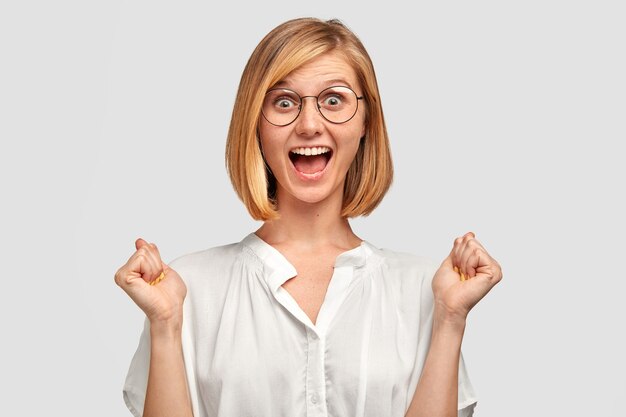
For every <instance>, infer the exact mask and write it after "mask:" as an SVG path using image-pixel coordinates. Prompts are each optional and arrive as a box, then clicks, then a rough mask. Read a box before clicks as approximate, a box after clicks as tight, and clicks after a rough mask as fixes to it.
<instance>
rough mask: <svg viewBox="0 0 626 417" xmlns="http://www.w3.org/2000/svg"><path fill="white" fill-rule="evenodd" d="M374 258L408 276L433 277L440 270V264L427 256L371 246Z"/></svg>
mask: <svg viewBox="0 0 626 417" xmlns="http://www.w3.org/2000/svg"><path fill="white" fill-rule="evenodd" d="M369 247H370V248H371V250H372V254H373V258H375V259H378V260H379V262H380V263H381V264H383V265H385V267H386V268H387V269H388V270H390V271H394V272H399V273H401V274H402V275H403V276H406V275H415V274H417V275H424V276H432V275H434V274H435V272H436V271H437V269H438V268H439V262H437V261H435V260H434V259H432V258H429V257H426V256H419V255H415V254H412V253H408V252H400V251H395V250H391V249H386V248H376V247H374V246H373V245H371V244H370V245H369Z"/></svg>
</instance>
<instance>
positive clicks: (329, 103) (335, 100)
mask: <svg viewBox="0 0 626 417" xmlns="http://www.w3.org/2000/svg"><path fill="white" fill-rule="evenodd" d="M342 104H343V97H341V94H337V93H332V94H327V95H325V96H324V98H323V99H322V106H324V107H326V108H330V107H340V106H341V105H342Z"/></svg>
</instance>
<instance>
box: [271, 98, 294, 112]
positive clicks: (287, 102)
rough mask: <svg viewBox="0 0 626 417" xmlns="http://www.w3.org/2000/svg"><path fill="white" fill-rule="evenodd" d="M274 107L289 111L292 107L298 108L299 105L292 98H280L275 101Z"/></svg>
mask: <svg viewBox="0 0 626 417" xmlns="http://www.w3.org/2000/svg"><path fill="white" fill-rule="evenodd" d="M274 106H276V107H278V108H280V109H284V110H288V109H290V108H292V107H297V106H298V104H297V103H296V102H295V101H294V100H293V99H292V98H290V97H278V98H277V99H276V100H274Z"/></svg>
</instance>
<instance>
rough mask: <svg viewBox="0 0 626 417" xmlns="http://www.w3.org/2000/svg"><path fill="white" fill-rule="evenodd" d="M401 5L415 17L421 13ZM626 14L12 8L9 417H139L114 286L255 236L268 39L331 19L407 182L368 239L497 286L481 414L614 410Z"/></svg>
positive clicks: (354, 5) (488, 306)
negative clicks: (253, 193) (234, 123)
mask: <svg viewBox="0 0 626 417" xmlns="http://www.w3.org/2000/svg"><path fill="white" fill-rule="evenodd" d="M407 3H408V2H407ZM625 10H626V8H625V7H624V4H623V2H618V1H613V2H611V1H601V0H600V1H586V2H583V1H556V0H542V1H536V0H530V1H525V2H502V1H495V0H494V1H482V0H478V1H473V2H429V3H426V4H421V3H420V4H412V5H410V6H408V5H404V3H402V4H401V3H400V2H396V1H385V2H381V3H367V2H364V1H358V2H357V1H350V2H348V1H344V2H335V1H320V0H317V1H310V2H306V3H302V2H298V3H297V4H296V2H292V3H289V2H267V1H266V2H251V3H250V4H245V3H243V2H240V1H231V2H228V3H226V4H219V5H214V4H213V3H209V2H208V1H202V2H200V1H176V2H174V1H169V2H168V1H134V0H129V1H124V2H122V1H119V0H117V1H90V2H85V1H78V0H76V1H66V0H60V1H55V2H45V1H21V2H17V1H14V2H3V3H2V5H0V139H1V143H2V146H1V153H0V155H1V158H2V163H1V164H0V178H1V181H2V204H1V205H0V207H1V210H2V213H1V216H0V222H1V223H0V226H1V231H0V239H1V244H2V247H1V252H0V254H1V261H2V267H3V268H2V270H3V273H2V275H3V276H2V287H1V290H0V294H1V295H2V303H0V319H1V320H2V343H1V344H0V349H1V355H0V369H1V371H0V379H1V382H2V387H3V394H2V399H1V400H0V415H3V416H36V415H63V416H83V415H90V416H130V413H129V412H128V411H127V410H126V408H125V406H124V403H123V400H122V394H121V390H122V384H123V380H124V377H125V375H126V372H127V369H128V365H129V364H130V360H131V358H132V355H133V353H134V351H135V348H136V346H137V342H138V340H139V334H140V331H141V328H142V323H143V316H142V312H141V311H140V310H139V309H138V308H137V307H136V306H135V305H134V304H133V303H132V301H131V300H130V298H128V297H127V296H126V294H125V293H124V292H123V291H122V290H121V289H120V288H119V287H117V286H116V285H115V283H114V282H113V274H114V273H115V271H116V270H117V268H119V266H121V265H122V264H123V263H125V262H126V260H127V259H128V257H129V256H130V255H131V254H132V252H133V251H134V246H133V242H134V240H135V239H136V238H137V237H143V238H145V239H147V240H149V241H154V242H156V243H157V244H158V245H159V248H160V250H161V254H162V256H163V258H164V259H165V260H166V262H168V261H170V260H172V259H174V258H176V257H178V256H180V255H182V254H185V253H188V252H191V251H196V250H200V249H204V248H207V247H210V246H215V245H221V244H225V243H231V242H235V241H238V240H240V239H241V238H243V237H244V236H245V235H246V234H248V233H249V232H251V231H253V230H255V229H256V228H257V227H258V226H259V223H256V222H254V221H252V220H250V218H249V216H248V215H247V212H246V211H245V209H244V207H243V205H242V204H241V203H240V202H239V201H238V200H237V198H236V196H235V194H234V192H233V191H232V189H231V186H230V183H229V181H228V178H227V176H226V172H225V169H224V143H225V137H226V131H227V128H228V123H229V117H230V112H231V110H232V104H233V101H234V96H235V91H236V87H237V84H238V81H239V77H240V75H241V72H242V70H243V67H244V65H245V62H246V61H247V59H248V56H249V55H250V53H251V52H252V50H253V48H254V46H255V45H256V44H257V42H258V41H259V40H260V39H261V38H262V37H263V36H264V35H265V33H267V32H268V31H269V30H270V29H272V28H273V27H274V26H276V25H277V24H279V23H281V22H282V21H284V20H287V19H290V18H294V17H300V16H309V15H312V16H316V17H321V18H332V17H338V18H340V19H342V20H343V21H344V22H345V23H346V24H347V25H348V26H349V27H351V28H352V29H353V30H354V31H355V32H356V33H357V34H358V35H359V36H360V37H361V39H362V40H363V42H364V44H365V46H366V47H367V48H368V50H369V52H370V54H371V56H372V58H373V60H374V64H375V66H376V70H377V74H378V77H379V86H380V89H381V93H382V100H383V105H384V108H385V115H386V117H387V123H388V127H389V133H390V136H391V142H392V151H393V155H394V162H395V167H396V178H395V182H394V185H393V187H392V189H391V191H390V192H389V194H388V196H387V197H386V199H385V200H384V202H383V203H382V205H381V206H380V208H379V209H378V210H377V211H376V212H375V213H374V214H372V215H371V216H370V217H369V218H365V219H358V220H356V221H354V222H353V227H354V229H355V231H356V233H357V234H358V235H359V236H361V237H362V238H365V239H367V240H368V241H369V242H371V243H373V244H374V245H376V246H379V247H385V248H390V249H394V250H400V251H406V252H412V253H415V254H420V255H426V256H430V257H432V258H435V259H438V260H440V259H443V257H444V256H446V255H447V253H448V251H449V249H450V248H451V245H452V241H453V239H454V238H455V237H456V236H459V235H461V234H463V233H465V232H467V231H470V230H471V231H474V232H475V233H476V234H477V238H478V239H479V240H480V241H481V242H482V243H483V244H484V245H485V246H486V247H487V249H488V250H489V251H490V252H491V254H492V255H493V256H494V257H495V258H496V259H498V260H499V261H500V263H501V264H502V266H503V271H504V280H503V281H502V282H501V283H500V284H499V285H498V286H497V287H496V288H495V289H494V290H493V291H492V292H491V293H490V294H489V295H488V296H487V297H486V298H485V299H484V300H483V301H481V303H480V304H479V305H478V306H477V307H476V308H475V309H474V310H473V311H472V313H471V315H470V318H469V324H468V327H467V330H466V336H465V340H464V343H463V351H464V355H465V359H466V362H467V366H468V370H469V372H470V377H471V378H472V382H473V384H474V386H475V388H476V391H477V393H478V396H479V404H478V408H477V414H476V415H477V416H481V417H483V416H484V417H499V416H509V417H517V416H520V417H521V416H527V415H536V416H554V415H563V416H589V415H594V416H618V415H620V416H623V415H624V414H623V409H624V408H623V399H624V392H625V391H626V382H625V381H624V377H623V376H624V374H626V359H625V356H624V354H623V352H625V351H626V341H625V340H624V339H625V338H624V333H625V332H624V329H625V327H624V319H625V318H626V314H625V312H624V304H625V303H624V302H623V298H624V291H625V290H626V285H625V284H624V280H625V279H626V273H625V272H624V263H625V258H624V250H625V249H626V247H625V245H624V238H625V237H626V221H625V220H624V213H625V212H626V203H625V202H624V179H625V178H626V169H625V168H624V153H623V151H621V152H620V151H619V149H623V147H624V143H623V142H624V141H625V139H626V123H625V114H626V100H625V97H626V81H625V80H626V77H625V76H624V74H626V54H625V53H624V52H625V50H626V46H625V43H626V25H624V21H625V18H626V13H625Z"/></svg>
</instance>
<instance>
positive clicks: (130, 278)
mask: <svg viewBox="0 0 626 417" xmlns="http://www.w3.org/2000/svg"><path fill="white" fill-rule="evenodd" d="M135 248H136V249H137V251H136V252H135V253H134V254H133V255H132V256H131V257H130V258H129V259H128V262H126V264H124V265H123V266H122V267H121V268H120V269H118V270H117V272H116V273H115V283H116V284H117V285H119V286H120V287H122V289H123V290H124V291H125V292H126V294H128V295H129V296H130V298H132V300H133V301H134V302H135V304H137V305H138V306H139V308H141V309H142V310H143V312H144V313H146V316H147V317H148V319H149V320H150V322H151V323H154V322H157V321H158V322H172V323H182V314H183V301H184V300H185V296H186V295H187V286H186V285H185V283H184V282H183V280H182V279H181V278H180V275H178V273H177V272H176V271H174V270H173V269H172V268H170V267H169V266H167V265H166V264H165V263H164V262H163V261H162V260H161V256H160V255H159V250H158V249H157V247H156V245H155V244H154V243H148V242H146V241H145V240H143V239H141V238H139V239H137V240H136V241H135ZM161 272H163V274H164V278H162V280H160V281H155V280H157V278H159V276H160V275H161ZM150 283H152V284H153V285H151V284H150Z"/></svg>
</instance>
